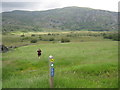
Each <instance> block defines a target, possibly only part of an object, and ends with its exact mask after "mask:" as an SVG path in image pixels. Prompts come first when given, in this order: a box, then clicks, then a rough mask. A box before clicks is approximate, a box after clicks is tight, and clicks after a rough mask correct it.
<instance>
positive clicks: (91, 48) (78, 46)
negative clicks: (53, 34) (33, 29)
mask: <svg viewBox="0 0 120 90" xmlns="http://www.w3.org/2000/svg"><path fill="white" fill-rule="evenodd" d="M20 38H21V37H20ZM16 39H17V38H16ZM86 40H88V39H86ZM71 41H72V40H71ZM16 42H17V41H16ZM14 45H15V44H14ZM38 48H41V49H42V56H41V59H40V60H39V59H38V57H37V52H36V51H37V49H38ZM49 55H53V56H54V58H55V61H54V66H55V76H54V87H55V88H117V87H118V42H117V41H110V40H104V39H103V38H102V39H101V40H98V41H94V40H93V41H92V40H91V41H79V42H78V41H77V42H75V41H74V40H73V41H72V42H68V43H50V41H49V42H48V43H40V42H37V43H36V44H33V45H29V46H22V47H18V48H14V49H12V50H10V51H9V52H7V53H3V57H2V61H3V67H2V68H3V73H2V77H3V85H2V86H3V88H49V87H50V86H49V77H48V73H49V71H48V70H49V66H48V65H49V63H48V57H49Z"/></svg>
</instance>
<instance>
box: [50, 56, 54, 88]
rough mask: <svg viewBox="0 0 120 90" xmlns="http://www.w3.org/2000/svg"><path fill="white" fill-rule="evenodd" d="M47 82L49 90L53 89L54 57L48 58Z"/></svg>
mask: <svg viewBox="0 0 120 90" xmlns="http://www.w3.org/2000/svg"><path fill="white" fill-rule="evenodd" d="M49 80H50V81H49V82H50V88H53V87H54V57H53V56H52V55H50V56H49Z"/></svg>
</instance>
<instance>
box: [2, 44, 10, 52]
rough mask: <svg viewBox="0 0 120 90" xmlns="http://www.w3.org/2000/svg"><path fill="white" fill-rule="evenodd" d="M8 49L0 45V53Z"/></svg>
mask: <svg viewBox="0 0 120 90" xmlns="http://www.w3.org/2000/svg"><path fill="white" fill-rule="evenodd" d="M8 50H9V49H8V48H7V47H6V46H5V45H0V53H2V52H7V51H8Z"/></svg>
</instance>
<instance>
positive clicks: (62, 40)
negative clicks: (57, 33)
mask: <svg viewBox="0 0 120 90" xmlns="http://www.w3.org/2000/svg"><path fill="white" fill-rule="evenodd" d="M65 42H70V40H69V39H68V38H62V39H61V43H65Z"/></svg>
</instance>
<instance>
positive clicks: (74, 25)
mask: <svg viewBox="0 0 120 90" xmlns="http://www.w3.org/2000/svg"><path fill="white" fill-rule="evenodd" d="M2 16H3V18H2V24H3V31H15V30H32V31H40V30H41V29H40V28H54V29H61V30H94V31H109V30H110V31H111V30H117V13H116V12H110V11H104V10H95V9H91V8H80V7H65V8H60V9H52V10H46V11H18V10H16V11H12V12H3V13H2Z"/></svg>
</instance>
